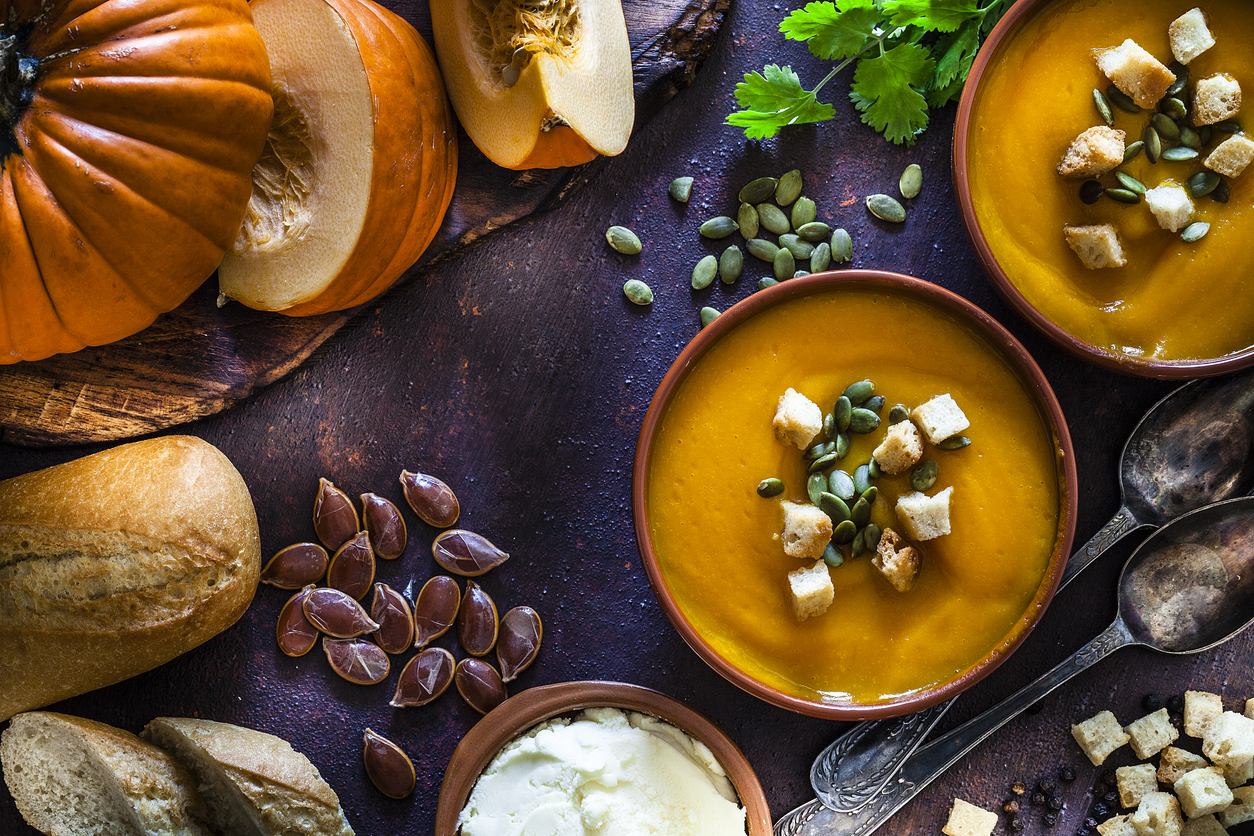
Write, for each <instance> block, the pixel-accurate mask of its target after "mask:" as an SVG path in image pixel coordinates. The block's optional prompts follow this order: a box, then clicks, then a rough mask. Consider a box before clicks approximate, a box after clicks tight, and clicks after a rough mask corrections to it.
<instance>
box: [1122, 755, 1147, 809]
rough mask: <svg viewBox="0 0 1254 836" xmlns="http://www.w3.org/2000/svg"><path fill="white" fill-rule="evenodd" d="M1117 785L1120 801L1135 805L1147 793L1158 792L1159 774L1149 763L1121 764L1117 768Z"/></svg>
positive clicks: (1126, 805)
mask: <svg viewBox="0 0 1254 836" xmlns="http://www.w3.org/2000/svg"><path fill="white" fill-rule="evenodd" d="M1115 787H1116V788H1117V789H1118V790H1119V803H1120V804H1122V805H1123V806H1124V807H1135V806H1137V805H1138V804H1140V803H1141V799H1142V798H1144V797H1145V795H1146V794H1147V793H1151V792H1158V775H1157V773H1156V772H1155V770H1154V767H1153V766H1151V765H1150V764H1148V763H1142V764H1137V765H1136V766H1121V767H1119V768H1118V769H1116V770H1115Z"/></svg>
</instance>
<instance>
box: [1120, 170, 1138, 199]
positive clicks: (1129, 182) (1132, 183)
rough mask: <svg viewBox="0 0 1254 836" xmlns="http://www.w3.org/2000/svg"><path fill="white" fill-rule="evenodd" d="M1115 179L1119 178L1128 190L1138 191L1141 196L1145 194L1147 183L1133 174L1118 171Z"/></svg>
mask: <svg viewBox="0 0 1254 836" xmlns="http://www.w3.org/2000/svg"><path fill="white" fill-rule="evenodd" d="M1115 179H1116V180H1118V181H1119V182H1120V184H1122V185H1123V187H1124V188H1125V189H1127V190H1128V191H1130V192H1136V193H1137V194H1139V195H1141V197H1144V196H1145V184H1144V183H1142V182H1141V181H1140V180H1138V179H1136V178H1135V177H1133V176H1132V175H1131V174H1128V173H1127V172H1123V171H1116V172H1115Z"/></svg>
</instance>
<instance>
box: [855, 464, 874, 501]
mask: <svg viewBox="0 0 1254 836" xmlns="http://www.w3.org/2000/svg"><path fill="white" fill-rule="evenodd" d="M853 489H854V490H856V491H857V492H858V493H859V494H864V493H866V492H867V491H868V490H870V489H871V466H870V465H866V464H860V465H858V466H857V468H855V469H854V471H853Z"/></svg>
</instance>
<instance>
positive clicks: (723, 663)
mask: <svg viewBox="0 0 1254 836" xmlns="http://www.w3.org/2000/svg"><path fill="white" fill-rule="evenodd" d="M843 288H872V289H880V290H883V289H885V288H891V289H892V290H893V291H894V292H899V291H902V290H904V291H906V292H908V293H911V294H913V295H914V296H916V297H921V300H922V301H923V302H924V303H925V304H928V305H932V306H933V307H935V308H937V309H939V310H941V311H942V312H945V313H947V314H949V315H950V316H953V317H954V318H955V319H956V320H957V321H958V322H960V323H962V324H964V325H966V326H967V327H969V328H971V330H972V331H973V332H974V333H975V334H976V335H977V336H979V337H981V338H982V339H983V341H984V342H985V343H987V344H988V345H989V347H990V348H991V349H993V350H994V351H997V352H998V353H999V354H1000V356H1001V357H1002V359H1003V360H1005V361H1006V362H1007V364H1008V365H1010V367H1011V369H1012V370H1013V371H1014V372H1015V373H1016V375H1017V376H1018V377H1019V379H1020V381H1021V382H1022V383H1023V386H1024V389H1025V391H1027V392H1028V394H1029V396H1030V397H1031V398H1032V400H1033V402H1034V404H1035V405H1036V407H1037V410H1038V413H1039V414H1040V416H1041V418H1042V420H1043V421H1044V422H1045V424H1046V427H1047V429H1048V430H1050V432H1051V433H1052V435H1053V439H1054V442H1055V450H1056V468H1057V474H1058V480H1059V513H1058V535H1057V538H1056V539H1055V541H1054V549H1053V552H1052V554H1051V555H1050V559H1049V564H1048V565H1047V567H1046V571H1045V577H1044V578H1043V579H1042V581H1041V584H1040V586H1039V587H1037V591H1036V594H1035V595H1034V596H1033V598H1032V600H1031V601H1030V602H1029V603H1028V604H1027V605H1026V606H1025V607H1024V612H1023V614H1022V615H1021V616H1020V617H1019V619H1018V620H1017V621H1016V622H1015V623H1014V625H1013V626H1012V627H1011V628H1010V630H1009V631H1008V632H1007V633H1006V635H1005V636H1004V637H1003V638H1002V639H1001V641H1000V642H999V643H998V644H997V645H996V646H995V647H994V648H993V649H992V650H991V651H989V653H988V654H987V655H986V656H985V657H984V658H982V659H981V660H980V661H979V662H976V663H975V664H973V665H972V666H971V667H969V668H967V669H966V670H965V671H963V672H962V673H960V674H959V675H958V676H957V677H955V678H954V679H952V680H949V681H948V682H945V683H942V684H941V685H939V686H936V687H933V688H928V689H924V690H921V691H917V692H914V693H911V694H908V695H906V696H904V697H901V698H899V699H896V700H893V701H890V702H885V703H875V704H863V703H820V702H814V701H812V700H806V699H802V698H800V697H796V696H792V695H790V694H785V693H783V692H782V691H778V690H776V689H774V688H772V687H770V686H768V685H766V684H764V683H762V682H760V681H758V680H757V679H754V678H752V677H750V676H749V675H748V674H746V673H744V672H742V671H740V670H739V669H738V668H736V667H734V666H733V665H732V664H731V663H730V662H728V661H727V660H726V659H724V658H723V657H722V656H720V655H719V654H718V653H717V652H716V651H715V650H714V649H713V648H712V647H711V646H710V645H709V644H708V643H707V642H706V641H705V639H704V638H703V637H702V636H701V635H700V634H699V633H698V632H697V630H696V629H695V628H694V627H693V626H692V624H691V623H690V622H689V621H688V619H687V618H686V617H685V616H684V615H683V613H682V612H681V611H680V609H679V606H678V604H677V603H676V601H675V598H674V596H673V595H672V594H671V592H670V590H669V588H668V587H667V585H666V582H665V579H664V578H663V577H662V571H661V567H660V566H659V565H658V561H657V555H656V552H655V550H654V547H653V540H652V536H651V534H650V532H649V526H648V520H647V507H648V491H647V489H646V488H647V480H646V478H645V474H646V470H647V468H648V462H649V457H650V454H651V452H652V447H653V442H654V440H655V439H656V437H657V434H658V429H659V427H660V425H661V417H662V413H663V412H664V410H665V407H666V405H667V402H668V401H669V398H670V396H671V395H672V394H673V393H674V392H675V391H676V390H677V389H678V388H679V385H680V384H681V383H682V382H683V380H684V379H685V378H686V377H687V375H688V372H689V370H690V369H691V368H692V367H693V366H694V365H695V363H696V361H697V360H699V359H700V358H701V357H702V356H703V355H704V354H705V353H706V352H707V351H708V350H709V349H710V348H711V347H712V346H713V345H714V344H715V343H716V342H717V341H718V340H719V339H720V338H721V337H722V336H723V335H724V334H725V333H727V332H729V331H731V330H732V329H734V328H736V327H737V326H738V325H739V324H740V323H742V322H744V321H746V320H748V319H749V318H751V317H753V316H755V315H757V314H758V313H761V312H762V311H763V310H765V309H766V308H769V307H773V306H775V305H778V304H783V303H785V302H789V301H792V300H793V299H798V298H802V297H805V296H811V295H816V294H819V293H823V292H828V291H831V290H838V289H843ZM1077 485H1078V479H1077V476H1076V468H1075V450H1074V448H1073V446H1072V443H1071V434H1070V431H1069V429H1068V427H1067V421H1066V418H1065V416H1064V415H1063V413H1062V407H1061V406H1060V405H1059V403H1058V398H1057V396H1056V395H1055V394H1054V391H1053V389H1052V388H1051V387H1050V385H1049V381H1048V380H1047V379H1046V378H1045V375H1044V373H1043V372H1042V371H1041V369H1040V367H1039V366H1037V364H1036V361H1035V360H1033V359H1032V356H1031V355H1030V354H1029V353H1028V351H1027V349H1025V348H1024V347H1023V345H1022V344H1021V343H1020V342H1019V341H1018V340H1017V339H1015V337H1014V336H1013V335H1012V334H1011V333H1010V332H1009V331H1007V330H1006V329H1005V328H1004V327H1003V326H1002V325H1001V324H1000V323H999V322H997V320H995V319H993V318H992V317H991V316H989V314H987V313H985V312H984V311H983V310H981V309H980V308H979V307H977V306H976V305H974V304H973V303H971V302H969V301H968V300H966V299H964V298H963V297H961V296H959V295H957V294H956V293H953V292H952V291H949V290H947V289H945V288H943V287H940V286H939V285H936V284H933V283H931V282H928V281H924V280H923V279H917V278H914V277H911V276H905V275H902V274H900V273H891V272H887V271H882V270H861V269H854V270H844V271H840V272H826V273H816V274H814V275H811V276H803V277H800V278H796V279H790V280H788V281H786V282H781V283H779V284H777V285H774V286H773V287H769V288H767V289H766V290H762V291H758V292H756V293H754V294H753V295H751V296H749V297H747V298H745V299H742V300H741V301H740V302H737V303H736V304H735V305H733V306H732V307H731V308H729V309H728V310H727V311H726V312H724V313H723V314H722V315H720V316H719V317H718V318H717V319H715V320H714V321H713V322H712V323H710V325H708V326H706V327H705V328H703V329H702V330H701V331H700V332H699V333H698V334H697V336H696V337H694V338H693V340H692V341H691V342H690V343H689V344H688V345H687V347H685V348H684V350H683V351H682V352H681V353H680V355H679V357H678V358H676V360H675V362H674V363H673V364H672V365H671V367H670V369H669V370H667V372H666V375H665V376H664V377H663V378H662V382H661V383H660V384H659V385H658V388H657V392H656V393H655V394H654V396H653V400H652V402H651V403H650V404H649V410H648V412H647V413H646V415H645V419H644V424H643V426H642V427H641V428H640V437H639V441H638V442H637V444H636V456H635V460H634V463H633V468H632V486H631V502H632V519H633V522H634V525H635V531H636V543H637V546H638V548H639V551H640V557H641V562H642V563H643V564H644V568H645V573H646V574H647V576H648V578H649V585H650V586H651V587H652V588H653V592H654V594H655V595H656V596H657V599H658V602H659V603H660V604H661V606H662V610H663V611H664V612H665V613H666V617H667V618H668V619H669V620H670V622H671V624H672V625H673V626H674V627H675V629H676V630H677V631H678V632H679V634H680V636H681V637H682V638H683V639H684V641H685V642H686V643H687V644H688V646H689V647H690V648H692V650H693V651H694V652H695V653H696V654H697V655H698V656H700V657H701V659H702V660H703V661H705V663H706V664H708V665H709V666H710V667H712V668H714V670H715V671H717V672H718V673H719V674H720V675H721V676H722V677H723V678H724V679H726V680H728V681H729V682H731V683H732V684H733V685H735V686H737V687H739V688H740V689H741V690H743V691H746V692H748V693H749V694H752V695H753V696H755V697H758V698H759V699H762V700H764V701H766V702H768V703H771V704H772V705H775V706H778V707H780V708H786V709H788V710H790V711H795V712H798V713H800V714H806V715H809V716H812V717H820V718H824V719H830V720H869V719H881V718H884V717H897V716H900V715H903V714H909V713H911V712H914V711H920V710H922V709H924V708H927V707H929V706H932V705H935V704H937V703H939V702H942V701H944V700H946V699H949V698H950V697H952V696H955V695H957V694H958V693H960V692H962V691H964V690H966V689H967V688H969V687H971V686H972V685H974V684H975V683H977V682H979V681H980V680H981V679H983V678H984V677H985V676H987V675H988V674H990V673H992V672H993V670H994V669H995V668H997V667H998V666H999V665H1000V664H1001V663H1002V662H1003V661H1004V660H1005V659H1006V658H1007V657H1008V656H1009V655H1010V654H1011V653H1012V652H1013V651H1014V650H1015V649H1016V648H1017V647H1018V646H1019V645H1020V644H1021V643H1022V642H1023V640H1024V639H1025V638H1027V636H1028V634H1029V633H1031V632H1032V629H1033V628H1034V627H1035V626H1036V625H1037V624H1038V623H1039V622H1040V620H1041V618H1042V617H1043V616H1044V614H1045V610H1046V609H1047V607H1048V605H1049V603H1050V601H1051V600H1052V599H1053V596H1054V593H1055V592H1056V591H1057V589H1058V584H1059V581H1060V580H1061V578H1062V573H1063V570H1064V569H1065V567H1066V564H1067V559H1068V557H1069V556H1070V554H1071V548H1072V543H1073V541H1074V539H1075V528H1076V518H1077V502H1076V497H1077V490H1078V487H1077Z"/></svg>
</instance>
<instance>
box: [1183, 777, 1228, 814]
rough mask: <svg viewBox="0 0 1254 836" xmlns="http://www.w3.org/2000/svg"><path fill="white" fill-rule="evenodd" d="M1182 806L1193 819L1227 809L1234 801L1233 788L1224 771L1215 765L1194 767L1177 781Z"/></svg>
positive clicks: (1185, 812)
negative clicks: (1203, 767) (1229, 784)
mask: <svg viewBox="0 0 1254 836" xmlns="http://www.w3.org/2000/svg"><path fill="white" fill-rule="evenodd" d="M1175 790H1176V796H1177V797H1178V798H1179V799H1180V807H1181V809H1183V810H1184V814H1185V815H1186V816H1188V817H1189V818H1191V819H1195V818H1197V817H1198V816H1205V815H1209V814H1211V813H1218V812H1220V811H1221V810H1226V809H1227V808H1228V805H1229V804H1231V803H1232V790H1231V789H1230V788H1229V787H1228V784H1227V782H1225V781H1224V776H1223V771H1222V770H1219V769H1215V768H1214V767H1207V768H1205V769H1194V770H1193V771H1192V772H1187V773H1185V775H1184V777H1183V778H1181V779H1180V780H1179V781H1176V783H1175Z"/></svg>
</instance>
